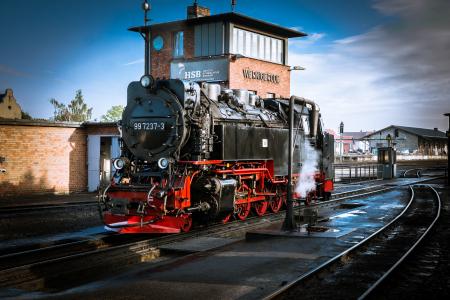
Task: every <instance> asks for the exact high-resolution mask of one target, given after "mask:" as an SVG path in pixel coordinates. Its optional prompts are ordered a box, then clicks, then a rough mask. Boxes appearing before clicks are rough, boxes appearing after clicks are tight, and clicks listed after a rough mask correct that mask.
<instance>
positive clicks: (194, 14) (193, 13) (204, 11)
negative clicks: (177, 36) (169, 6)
mask: <svg viewBox="0 0 450 300" xmlns="http://www.w3.org/2000/svg"><path fill="white" fill-rule="evenodd" d="M210 15H211V11H210V10H209V8H208V7H203V6H200V5H198V3H197V0H196V1H194V4H192V5H191V6H188V7H187V18H188V19H195V18H201V17H208V16H210Z"/></svg>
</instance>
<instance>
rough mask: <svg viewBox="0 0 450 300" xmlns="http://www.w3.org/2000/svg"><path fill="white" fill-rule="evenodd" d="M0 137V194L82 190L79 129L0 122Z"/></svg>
mask: <svg viewBox="0 0 450 300" xmlns="http://www.w3.org/2000/svg"><path fill="white" fill-rule="evenodd" d="M0 140H1V141H2V142H1V143H0V156H2V157H5V158H6V161H5V162H4V163H2V164H0V168H3V169H6V173H2V174H0V197H5V196H12V195H19V194H32V193H69V192H81V191H85V190H86V185H87V168H86V132H85V130H84V129H83V128H79V127H52V126H42V125H41V126H36V125H34V126H30V125H5V124H2V125H0Z"/></svg>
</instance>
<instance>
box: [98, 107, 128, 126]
mask: <svg viewBox="0 0 450 300" xmlns="http://www.w3.org/2000/svg"><path fill="white" fill-rule="evenodd" d="M124 109H125V108H124V107H123V105H113V106H112V107H111V108H110V109H109V110H108V111H107V112H106V114H104V115H103V116H102V119H101V120H102V122H116V121H119V120H120V119H122V113H123V110H124Z"/></svg>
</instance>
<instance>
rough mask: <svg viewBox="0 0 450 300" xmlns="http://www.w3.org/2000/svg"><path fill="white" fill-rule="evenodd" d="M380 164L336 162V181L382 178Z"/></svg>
mask: <svg viewBox="0 0 450 300" xmlns="http://www.w3.org/2000/svg"><path fill="white" fill-rule="evenodd" d="M378 166H379V164H348V165H344V164H335V165H334V178H335V181H336V182H357V181H365V180H374V179H380V178H382V172H381V171H379V168H378Z"/></svg>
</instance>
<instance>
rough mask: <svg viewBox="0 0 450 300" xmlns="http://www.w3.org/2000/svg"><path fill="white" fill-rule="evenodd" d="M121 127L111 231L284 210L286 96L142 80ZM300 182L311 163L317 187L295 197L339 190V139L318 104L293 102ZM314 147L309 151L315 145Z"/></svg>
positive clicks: (171, 228)
mask: <svg viewBox="0 0 450 300" xmlns="http://www.w3.org/2000/svg"><path fill="white" fill-rule="evenodd" d="M127 97H128V98H127V106H126V108H125V110H124V112H123V116H122V120H121V122H120V124H119V130H120V133H121V156H120V157H119V158H117V159H115V160H114V163H113V166H114V169H115V173H114V176H113V178H112V180H111V183H110V185H109V186H108V187H107V188H106V189H105V190H104V191H103V193H102V196H101V197H100V208H101V214H102V218H103V221H104V223H105V225H106V226H107V227H108V228H109V229H112V230H116V231H119V232H121V233H178V232H180V231H188V230H189V229H190V228H191V226H192V223H193V220H195V221H197V222H199V223H202V222H203V223H204V222H212V221H217V220H222V221H223V222H226V221H228V220H229V219H230V218H237V219H240V220H244V219H246V218H247V217H248V216H249V214H250V213H251V211H253V212H254V213H255V214H256V215H259V216H262V215H264V214H265V213H266V212H267V211H271V212H278V211H279V210H280V209H281V208H282V206H283V203H284V202H285V198H286V187H287V175H288V151H289V150H288V138H289V135H288V110H289V99H262V98H260V97H258V96H257V95H254V94H252V93H251V92H249V91H247V90H230V89H226V88H223V87H221V86H220V85H219V84H212V83H203V84H201V85H200V84H198V83H196V82H191V81H183V80H177V79H170V80H156V81H155V80H154V79H153V78H152V77H151V76H150V75H144V76H143V77H142V78H141V80H140V81H136V82H132V83H130V85H129V86H128V92H127ZM294 124H295V128H294V130H295V131H294V156H293V157H294V176H293V180H294V182H297V184H301V182H299V178H300V173H301V172H302V165H303V163H304V161H305V160H306V159H308V157H307V153H306V150H305V149H306V147H305V145H307V146H308V147H309V146H312V148H313V149H314V151H316V152H318V154H319V155H318V159H317V169H316V170H314V171H313V172H311V171H308V172H309V174H303V175H307V176H309V177H310V178H312V180H314V181H315V183H316V184H315V185H316V186H315V188H314V189H311V190H309V191H307V192H306V193H305V194H303V195H302V194H300V195H298V194H297V195H296V197H297V198H299V199H300V200H302V201H304V202H305V203H308V202H309V201H310V200H314V199H319V200H320V199H326V198H327V197H329V195H330V191H331V190H332V189H333V181H332V169H331V162H332V159H333V158H332V155H333V151H334V145H333V137H332V136H331V135H328V134H327V133H324V131H323V128H322V125H321V120H320V112H319V108H318V106H317V105H316V104H315V103H314V102H313V101H310V100H307V99H304V98H299V97H296V98H295V112H294ZM309 148H310V147H309Z"/></svg>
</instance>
